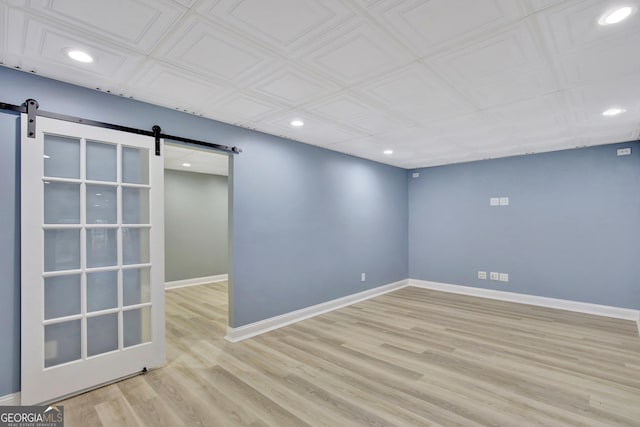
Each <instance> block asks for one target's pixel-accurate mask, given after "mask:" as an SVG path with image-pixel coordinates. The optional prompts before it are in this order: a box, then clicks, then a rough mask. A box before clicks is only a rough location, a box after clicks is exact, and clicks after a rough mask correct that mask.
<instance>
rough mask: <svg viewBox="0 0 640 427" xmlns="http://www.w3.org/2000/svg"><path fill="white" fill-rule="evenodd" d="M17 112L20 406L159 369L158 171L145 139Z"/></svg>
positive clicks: (158, 163)
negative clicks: (30, 127) (30, 124)
mask: <svg viewBox="0 0 640 427" xmlns="http://www.w3.org/2000/svg"><path fill="white" fill-rule="evenodd" d="M36 121H37V134H36V137H35V138H28V137H27V136H26V135H27V116H26V115H25V114H23V115H22V142H21V144H22V147H21V162H22V171H21V174H22V181H21V182H22V191H21V195H22V201H21V205H22V215H21V218H22V224H21V228H22V237H21V239H22V250H21V252H22V285H21V286H22V387H21V397H22V404H37V403H44V402H49V401H53V400H56V399H59V398H61V397H64V396H68V395H71V394H74V393H77V392H80V391H83V390H87V389H90V388H93V387H95V386H98V385H101V384H105V383H108V382H111V381H114V380H116V379H119V378H122V377H125V376H127V375H130V374H133V373H135V372H139V371H141V370H143V368H145V367H146V368H152V367H158V366H161V365H162V364H163V363H164V362H165V351H164V346H165V335H164V334H165V330H164V235H163V234H164V230H163V227H164V224H163V223H164V219H163V210H164V206H163V198H164V196H163V191H164V189H163V184H164V169H163V160H162V157H161V156H156V155H155V146H154V144H155V141H154V139H153V138H152V137H148V136H142V135H135V134H130V133H125V132H119V131H115V130H110V129H104V128H99V127H93V126H88V125H82V124H77V123H70V122H65V121H60V120H53V119H48V118H43V117H38V118H37V119H36Z"/></svg>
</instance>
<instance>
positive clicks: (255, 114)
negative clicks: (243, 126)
mask: <svg viewBox="0 0 640 427" xmlns="http://www.w3.org/2000/svg"><path fill="white" fill-rule="evenodd" d="M217 108H219V109H221V110H223V111H225V112H227V113H229V114H232V115H235V116H237V117H242V118H243V119H244V120H249V121H256V120H260V119H261V118H262V117H264V116H266V115H269V114H271V113H274V112H275V111H277V110H279V109H280V108H279V107H278V106H274V105H273V104H272V103H269V102H265V101H263V100H262V99H259V98H257V97H254V96H251V95H249V94H244V93H234V94H233V95H231V96H230V97H227V98H225V99H223V100H222V101H220V102H219V103H218V104H217Z"/></svg>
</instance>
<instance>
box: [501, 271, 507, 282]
mask: <svg viewBox="0 0 640 427" xmlns="http://www.w3.org/2000/svg"><path fill="white" fill-rule="evenodd" d="M500 281H501V282H508V281H509V275H508V274H507V273H500Z"/></svg>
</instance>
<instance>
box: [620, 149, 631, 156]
mask: <svg viewBox="0 0 640 427" xmlns="http://www.w3.org/2000/svg"><path fill="white" fill-rule="evenodd" d="M617 154H618V156H628V155H629V154H631V148H618V151H617Z"/></svg>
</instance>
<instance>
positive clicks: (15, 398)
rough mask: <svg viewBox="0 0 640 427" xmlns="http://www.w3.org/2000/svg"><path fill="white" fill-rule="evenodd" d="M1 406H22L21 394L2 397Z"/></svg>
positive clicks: (0, 398) (0, 399)
mask: <svg viewBox="0 0 640 427" xmlns="http://www.w3.org/2000/svg"><path fill="white" fill-rule="evenodd" d="M0 406H20V392H17V393H13V394H8V395H6V396H2V397H0Z"/></svg>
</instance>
